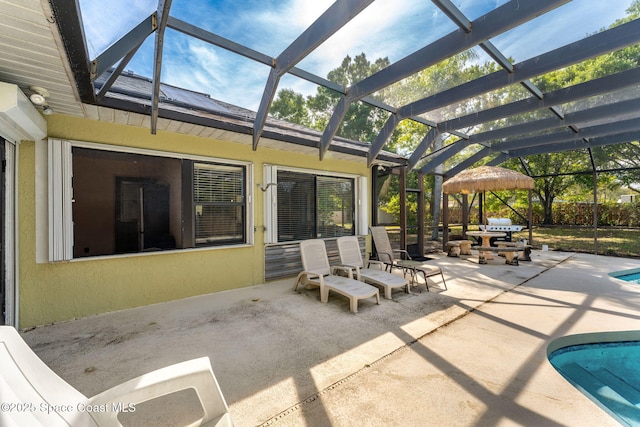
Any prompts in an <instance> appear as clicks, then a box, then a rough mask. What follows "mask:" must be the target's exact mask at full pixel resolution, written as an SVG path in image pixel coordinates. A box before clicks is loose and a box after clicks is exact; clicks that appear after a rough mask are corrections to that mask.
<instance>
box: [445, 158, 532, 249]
mask: <svg viewBox="0 0 640 427" xmlns="http://www.w3.org/2000/svg"><path fill="white" fill-rule="evenodd" d="M533 187H534V181H533V178H531V177H530V176H527V175H524V174H522V173H520V172H517V171H514V170H511V169H506V168H502V167H499V166H480V167H477V168H472V169H465V170H464V171H462V172H460V173H458V174H457V175H455V176H454V177H452V178H451V179H449V180H447V181H445V182H444V183H443V184H442V193H443V201H442V203H443V206H442V212H443V219H442V222H443V238H442V244H443V247H444V245H445V244H446V242H447V240H449V239H448V229H449V215H448V208H449V198H448V195H449V194H455V193H460V194H463V195H464V196H465V197H464V200H463V221H462V222H463V234H464V232H465V231H466V226H467V224H468V206H467V203H466V195H468V194H471V193H481V198H482V199H481V201H484V197H485V195H486V192H487V191H502V190H529V202H528V205H529V207H528V220H527V222H528V224H527V226H528V228H529V242H531V241H532V240H533V234H532V230H531V223H532V210H531V190H532V189H533ZM482 205H483V204H482V203H481V205H480V210H481V212H480V218H481V219H482V218H483V214H482Z"/></svg>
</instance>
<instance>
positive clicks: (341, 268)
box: [331, 265, 360, 279]
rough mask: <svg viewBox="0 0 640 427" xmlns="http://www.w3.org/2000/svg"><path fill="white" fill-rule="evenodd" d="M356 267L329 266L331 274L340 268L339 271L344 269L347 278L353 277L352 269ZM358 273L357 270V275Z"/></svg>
mask: <svg viewBox="0 0 640 427" xmlns="http://www.w3.org/2000/svg"><path fill="white" fill-rule="evenodd" d="M354 268H357V267H352V266H349V265H332V266H331V274H335V272H336V271H338V270H340V271H344V272H345V273H347V277H348V278H349V279H353V269H354ZM359 274H360V271H359V270H358V275H359Z"/></svg>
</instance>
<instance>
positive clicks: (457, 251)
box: [447, 240, 473, 257]
mask: <svg viewBox="0 0 640 427" xmlns="http://www.w3.org/2000/svg"><path fill="white" fill-rule="evenodd" d="M472 243H473V242H472V241H471V240H449V241H448V242H447V256H450V257H458V256H460V255H471V244H472Z"/></svg>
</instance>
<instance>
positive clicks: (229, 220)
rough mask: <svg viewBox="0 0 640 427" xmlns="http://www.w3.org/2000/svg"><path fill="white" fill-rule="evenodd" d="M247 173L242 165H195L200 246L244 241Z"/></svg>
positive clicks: (195, 191) (194, 195) (194, 180)
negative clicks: (245, 180) (245, 179)
mask: <svg viewBox="0 0 640 427" xmlns="http://www.w3.org/2000/svg"><path fill="white" fill-rule="evenodd" d="M244 176H245V170H244V167H242V166H226V165H218V164H210V163H194V164H193V205H194V209H193V211H194V213H195V219H194V225H195V243H196V245H203V244H211V243H241V242H244V237H245V227H244V218H245V212H246V203H245V188H244V185H245V183H244Z"/></svg>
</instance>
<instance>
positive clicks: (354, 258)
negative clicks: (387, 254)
mask: <svg viewBox="0 0 640 427" xmlns="http://www.w3.org/2000/svg"><path fill="white" fill-rule="evenodd" d="M336 243H337V244H338V253H339V254H340V263H342V264H344V265H352V266H355V267H360V268H362V267H364V261H363V259H362V253H361V252H360V242H358V237H356V236H342V237H338V238H337V239H336Z"/></svg>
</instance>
